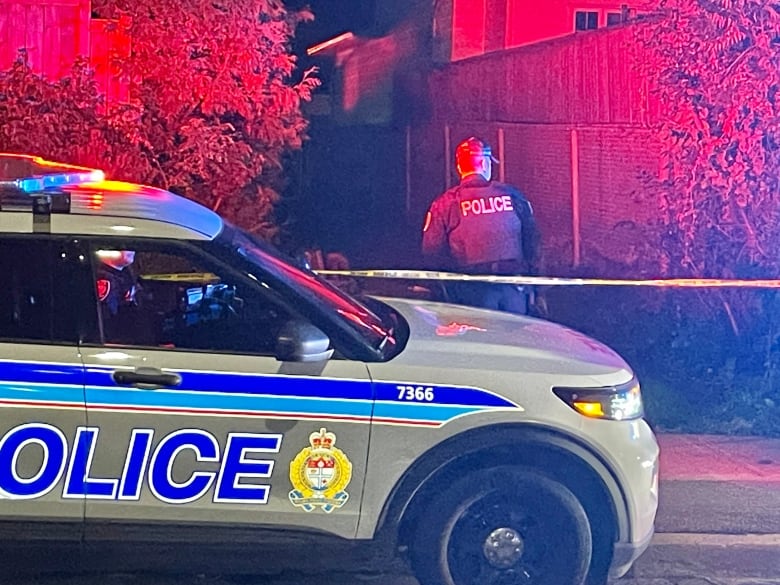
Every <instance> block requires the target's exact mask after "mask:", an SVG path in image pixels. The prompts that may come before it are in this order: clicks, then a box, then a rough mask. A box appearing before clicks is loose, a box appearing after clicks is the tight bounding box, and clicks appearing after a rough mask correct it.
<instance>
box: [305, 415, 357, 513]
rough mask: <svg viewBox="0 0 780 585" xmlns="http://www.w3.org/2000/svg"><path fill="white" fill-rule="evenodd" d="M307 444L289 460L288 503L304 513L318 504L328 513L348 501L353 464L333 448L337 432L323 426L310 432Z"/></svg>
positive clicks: (339, 450)
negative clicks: (289, 485)
mask: <svg viewBox="0 0 780 585" xmlns="http://www.w3.org/2000/svg"><path fill="white" fill-rule="evenodd" d="M309 444H310V446H309V447H306V448H304V449H303V450H302V451H301V452H300V453H298V455H296V457H295V459H293V460H292V462H291V463H290V481H291V482H292V485H293V489H292V491H291V492H290V502H292V504H293V506H296V507H298V508H303V510H305V511H306V512H312V511H314V510H316V509H317V508H318V507H319V508H322V510H323V511H324V512H327V513H328V514H330V513H331V512H332V511H333V510H336V509H338V508H341V507H342V506H343V505H344V504H346V503H347V499H348V498H349V494H348V493H347V492H346V491H345V489H346V487H347V485H348V484H349V482H350V481H351V480H352V463H351V462H350V461H349V459H347V456H346V455H345V454H344V452H343V451H342V450H341V449H337V448H336V447H335V444H336V435H335V434H334V433H329V432H328V431H327V430H326V429H324V428H321V429H320V430H319V432H314V433H312V434H311V435H309Z"/></svg>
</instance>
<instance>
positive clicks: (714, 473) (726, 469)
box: [658, 433, 780, 489]
mask: <svg viewBox="0 0 780 585" xmlns="http://www.w3.org/2000/svg"><path fill="white" fill-rule="evenodd" d="M658 443H659V445H660V446H661V481H734V482H748V483H750V482H758V483H780V439H767V438H760V437H729V436H722V435H678V434H667V433H659V434H658ZM778 489H780V486H778Z"/></svg>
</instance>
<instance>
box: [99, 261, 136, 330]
mask: <svg viewBox="0 0 780 585" xmlns="http://www.w3.org/2000/svg"><path fill="white" fill-rule="evenodd" d="M97 257H98V260H99V263H98V266H97V292H98V299H99V300H100V303H101V306H103V307H105V313H106V314H107V315H108V316H116V315H117V314H118V313H119V309H120V308H121V307H123V306H128V305H135V304H136V279H135V277H134V276H133V274H132V271H131V268H130V265H131V264H132V263H133V261H134V260H135V252H134V251H132V250H99V251H98V252H97Z"/></svg>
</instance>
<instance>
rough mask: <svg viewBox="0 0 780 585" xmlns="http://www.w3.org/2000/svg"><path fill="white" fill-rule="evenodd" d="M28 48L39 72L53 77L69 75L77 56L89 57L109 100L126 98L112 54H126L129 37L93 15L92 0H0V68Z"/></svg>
mask: <svg viewBox="0 0 780 585" xmlns="http://www.w3.org/2000/svg"><path fill="white" fill-rule="evenodd" d="M22 48H24V49H26V50H27V54H28V56H29V60H30V64H31V65H32V68H33V70H34V71H35V72H36V73H39V74H41V75H44V76H45V77H47V78H49V79H59V78H61V77H62V76H64V75H67V74H68V72H69V71H70V68H71V66H72V65H73V63H74V61H75V59H76V57H78V56H84V57H87V58H88V59H89V62H90V65H91V66H92V67H93V68H94V70H95V77H96V81H97V83H98V87H99V88H100V90H101V92H102V93H103V94H104V95H105V96H106V100H107V102H109V103H111V102H114V103H116V102H119V101H123V100H126V99H127V96H128V88H127V85H126V84H125V83H122V82H121V81H120V80H119V79H118V78H117V76H116V70H115V68H114V67H113V66H112V65H111V63H112V56H113V55H115V54H119V55H122V54H127V52H128V51H129V48H130V43H129V39H127V37H125V36H124V35H122V34H121V33H120V32H119V31H117V30H116V29H115V27H113V26H112V23H111V21H107V20H101V19H93V18H91V2H90V0H0V70H2V69H7V68H9V67H10V66H11V65H12V64H13V62H14V60H15V59H16V58H17V56H18V51H19V49H22Z"/></svg>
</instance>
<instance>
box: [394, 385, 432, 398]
mask: <svg viewBox="0 0 780 585" xmlns="http://www.w3.org/2000/svg"><path fill="white" fill-rule="evenodd" d="M395 388H396V390H398V400H414V401H416V402H433V400H434V398H435V396H434V393H433V388H431V387H430V386H404V385H401V384H399V385H398V386H396V387H395Z"/></svg>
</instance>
